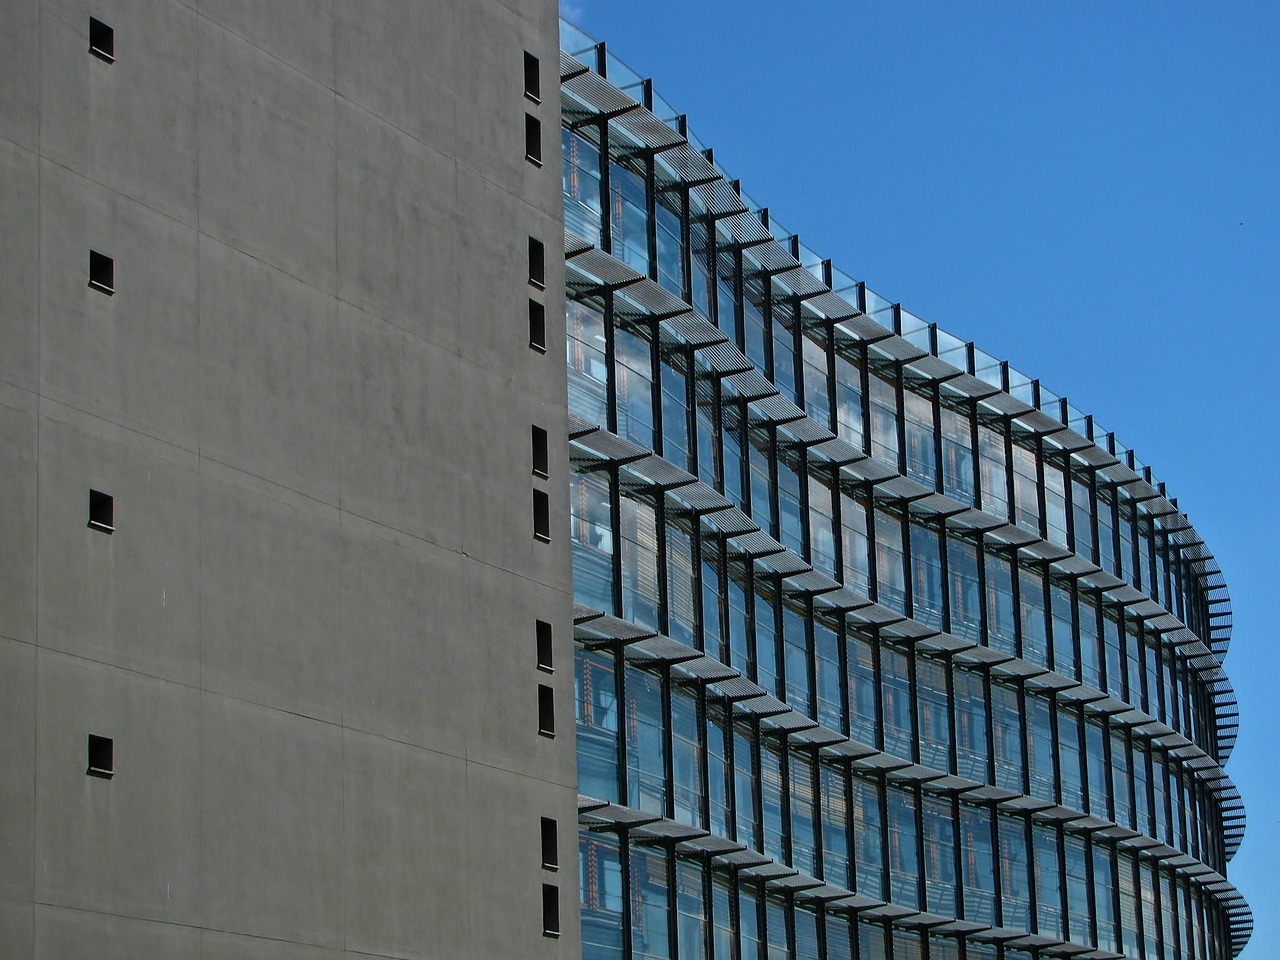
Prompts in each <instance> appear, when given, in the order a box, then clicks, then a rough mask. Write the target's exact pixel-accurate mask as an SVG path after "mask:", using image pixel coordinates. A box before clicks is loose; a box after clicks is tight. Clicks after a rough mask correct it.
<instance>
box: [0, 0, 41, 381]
mask: <svg viewBox="0 0 1280 960" xmlns="http://www.w3.org/2000/svg"><path fill="white" fill-rule="evenodd" d="M7 9H8V7H7V6H6V7H5V8H4V9H0V19H2V18H3V17H5V16H6V15H7V14H6V12H5V11H6V10H7ZM2 29H3V25H0V30H2ZM0 36H4V34H3V33H0ZM5 69H7V64H6V65H5V66H0V71H3V70H5ZM4 89H5V80H4V79H3V78H0V91H4ZM4 95H5V94H4V93H0V98H2V97H3V96H4ZM0 116H4V105H3V103H0ZM39 171H40V166H39V163H38V161H37V159H36V155H35V153H33V152H32V151H30V150H27V149H24V148H23V147H19V146H17V145H16V144H13V143H11V142H9V141H8V140H2V139H0V184H4V189H2V190H0V223H3V224H5V229H4V230H0V338H3V339H2V340H0V342H3V343H4V350H0V380H5V381H8V382H9V383H12V384H15V385H17V386H20V387H23V388H25V389H27V390H34V389H35V386H36V344H37V341H38V338H39V322H40V319H39V317H40V315H39V308H38V304H39V301H40V298H39V289H40V286H39V279H38V278H39V276H40V273H39V262H40V261H39V257H38V254H39V251H40V240H39V235H40V234H39V231H40V203H39V201H40V173H39Z"/></svg>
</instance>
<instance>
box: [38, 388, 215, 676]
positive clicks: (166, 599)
mask: <svg viewBox="0 0 1280 960" xmlns="http://www.w3.org/2000/svg"><path fill="white" fill-rule="evenodd" d="M42 410H43V414H42V417H41V428H40V487H41V490H40V514H39V516H40V526H39V536H40V561H39V563H40V586H39V611H40V643H41V645H42V646H44V647H47V648H51V649H56V650H62V651H64V652H68V653H74V654H78V655H80V656H84V657H88V658H90V659H94V660H100V661H103V662H107V663H112V664H115V665H117V666H121V667H126V668H128V669H130V670H137V671H140V672H142V673H146V674H150V675H152V676H159V677H165V678H167V679H171V680H175V681H178V682H181V683H187V684H193V685H194V684H195V683H197V682H198V680H199V676H200V674H199V669H200V665H199V647H198V641H199V633H198V629H197V624H198V622H199V619H198V618H199V615H200V613H199V610H200V608H199V604H200V595H199V582H200V570H199V552H198V549H197V542H198V536H199V524H198V522H197V521H196V519H195V517H196V512H197V507H198V500H199V484H198V477H197V473H196V458H195V457H194V456H193V455H192V454H189V453H187V452H186V451H184V450H180V449H177V448H175V447H172V446H169V445H167V444H164V443H162V442H160V441H157V440H153V439H151V438H150V437H147V436H145V435H144V434H139V433H134V432H132V431H130V430H127V429H125V428H123V427H117V426H115V425H114V424H110V423H106V422H105V421H102V420H99V419H97V418H95V417H90V416H87V415H85V414H83V413H80V412H79V411H76V410H73V409H70V408H66V407H61V406H59V405H57V404H53V403H50V402H46V403H45V404H43V406H42ZM90 489H94V490H98V491H101V492H103V493H106V494H109V495H110V496H112V497H113V498H114V501H115V503H114V506H115V525H116V532H115V533H114V534H106V533H103V532H101V531H98V530H94V529H91V528H90V527H89V526H88V525H87V521H88V511H89V491H90Z"/></svg>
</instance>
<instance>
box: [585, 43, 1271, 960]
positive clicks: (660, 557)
mask: <svg viewBox="0 0 1280 960" xmlns="http://www.w3.org/2000/svg"><path fill="white" fill-rule="evenodd" d="M561 46H562V55H561V71H562V77H563V79H562V108H563V129H562V146H563V176H564V203H565V257H566V265H565V282H566V287H567V292H568V305H567V311H566V322H567V344H566V346H567V360H568V378H569V379H568V388H569V412H570V429H569V434H570V449H569V460H570V464H571V467H572V472H571V477H570V515H571V523H572V535H571V550H572V555H573V573H574V599H575V605H576V607H575V641H576V643H575V649H576V662H575V692H576V720H577V723H576V735H577V752H578V764H579V792H580V798H579V828H580V832H579V870H580V875H579V881H580V892H581V895H580V902H581V910H582V938H583V952H584V956H585V957H587V958H589V960H599V958H614V957H630V958H636V960H640V958H679V960H695V958H696V960H711V958H714V960H748V958H750V960H755V958H763V957H768V958H788V957H794V958H799V960H808V958H827V960H834V958H849V957H853V958H860V960H872V958H875V960H878V958H882V957H890V958H892V960H926V958H927V960H959V958H967V960H1031V958H1036V957H1070V956H1088V957H1107V956H1113V955H1122V956H1125V957H1132V958H1136V960H1183V958H1227V957H1232V956H1234V955H1235V954H1237V953H1238V952H1239V951H1240V950H1241V949H1242V948H1243V946H1244V944H1245V942H1246V941H1247V939H1248V936H1249V932H1250V929H1251V925H1252V920H1251V917H1250V913H1249V909H1248V906H1247V904H1246V903H1245V902H1244V900H1243V898H1242V897H1241V895H1240V894H1239V893H1238V892H1237V891H1236V890H1235V888H1234V887H1233V886H1232V885H1231V884H1230V883H1229V882H1228V881H1227V879H1226V877H1225V873H1226V869H1227V863H1228V861H1229V860H1230V859H1231V857H1232V855H1233V854H1234V853H1235V851H1236V849H1237V847H1238V846H1239V844H1240V841H1241V837H1242V834H1243V830H1244V812H1243V808H1242V804H1241V802H1240V798H1239V795H1238V793H1237V792H1236V789H1235V787H1234V786H1233V785H1232V783H1231V781H1230V780H1229V779H1228V778H1227V776H1226V774H1225V773H1224V770H1223V764H1224V763H1225V762H1226V760H1227V757H1228V756H1229V754H1230V752H1231V748H1232V745H1233V743H1234V741H1235V735H1236V709H1235V706H1234V698H1233V695H1232V692H1231V687H1230V684H1229V682H1228V680H1227V677H1226V675H1225V674H1224V672H1223V670H1222V667H1221V662H1222V659H1223V657H1224V655H1225V653H1226V649H1227V642H1228V635H1229V631H1230V621H1231V617H1230V609H1229V601H1228V597H1227V592H1226V588H1225V586H1224V583H1223V580H1222V577H1221V575H1220V573H1219V570H1218V567H1217V565H1216V563H1215V561H1214V559H1213V557H1212V555H1211V554H1210V553H1209V552H1208V550H1207V549H1206V548H1205V546H1204V544H1203V543H1202V542H1201V540H1200V538H1199V537H1198V536H1197V535H1196V532H1195V530H1194V529H1193V528H1192V527H1191V525H1190V524H1189V523H1188V521H1187V519H1186V517H1185V516H1183V514H1182V513H1181V512H1180V510H1179V509H1178V507H1177V504H1176V502H1175V501H1174V500H1172V499H1171V498H1170V497H1169V496H1168V495H1167V494H1166V490H1165V486H1164V484H1163V483H1160V482H1158V481H1157V480H1155V479H1154V478H1153V476H1152V473H1151V470H1150V469H1149V468H1148V467H1146V466H1145V465H1143V464H1142V463H1141V461H1139V460H1138V459H1137V458H1136V457H1135V456H1134V454H1133V452H1132V451H1131V450H1128V449H1126V448H1124V447H1123V446H1121V445H1120V444H1119V443H1118V442H1117V441H1116V439H1115V437H1114V436H1113V435H1112V434H1110V433H1108V432H1106V431H1105V430H1103V429H1102V428H1101V427H1100V426H1099V425H1098V424H1097V423H1096V422H1095V421H1094V420H1093V418H1092V417H1090V416H1087V415H1085V414H1082V413H1081V412H1079V411H1078V410H1076V409H1075V408H1074V407H1073V406H1071V405H1070V404H1069V403H1067V402H1066V400H1065V399H1062V398H1060V397H1058V396H1055V395H1054V394H1052V393H1050V392H1049V391H1048V390H1047V389H1046V388H1045V387H1043V386H1042V385H1041V384H1040V383H1039V382H1038V381H1036V380H1033V379H1030V378H1028V377H1026V376H1024V375H1022V374H1021V373H1019V372H1018V371H1016V370H1014V369H1012V368H1011V367H1009V366H1008V364H1006V363H1002V362H1000V361H997V360H996V359H994V358H993V357H991V356H989V355H987V354H986V353H984V352H982V351H981V350H979V349H976V348H975V347H974V346H973V344H971V343H966V342H964V341H962V340H960V339H958V338H956V337H954V336H952V335H950V334H948V333H947V332H945V331H943V330H941V329H939V328H938V327H937V326H936V325H934V324H930V323H927V322H925V321H923V320H921V319H919V318H917V317H915V316H912V315H911V314H910V313H908V312H906V311H904V310H903V309H902V308H901V307H900V306H899V305H898V304H896V303H893V302H890V301H889V300H886V299H885V298H883V297H881V296H879V295H878V294H876V293H875V292H873V291H872V290H870V289H868V288H867V287H866V285H865V284H863V283H861V282H856V281H854V280H853V279H851V278H850V277H848V276H846V275H845V274H844V273H842V272H841V271H840V270H839V269H837V268H835V267H833V265H832V264H831V263H830V262H829V261H826V260H823V259H822V258H821V257H819V256H818V255H816V254H815V253H814V252H813V251H811V250H809V249H808V248H807V247H806V246H805V245H804V244H803V243H801V242H800V240H799V239H798V237H797V236H796V235H795V234H794V233H793V232H792V231H791V230H789V229H785V228H784V227H782V226H781V225H780V224H778V223H777V222H776V221H775V220H773V219H772V218H771V216H770V215H769V211H768V210H766V209H764V208H763V207H761V206H759V205H758V204H756V203H755V202H753V201H752V200H751V199H750V197H748V196H747V194H746V193H745V192H743V191H742V190H741V188H740V186H739V185H738V183H737V182H736V181H734V180H733V179H732V177H730V176H729V175H728V174H726V173H725V171H724V170H723V168H722V167H721V166H720V165H719V164H718V163H717V162H716V161H715V160H714V159H713V155H712V153H711V151H709V150H706V149H705V148H704V147H703V145H702V144H701V143H699V142H698V140H697V138H696V137H695V136H694V135H693V133H692V132H691V131H690V130H689V129H688V127H687V125H686V122H685V119H684V117H682V116H680V115H678V114H677V113H676V111H675V110H673V109H672V108H671V107H670V106H669V105H668V104H667V103H666V102H665V101H664V100H663V99H662V98H661V97H660V96H659V95H658V94H657V93H656V92H655V91H654V89H653V87H652V85H651V83H650V82H649V81H648V80H644V79H642V78H641V77H640V76H639V75H637V74H636V73H634V72H633V71H632V70H630V69H629V68H628V67H627V66H626V65H625V64H623V63H622V62H620V61H619V60H618V59H617V58H616V57H614V56H613V55H612V54H610V53H608V52H606V50H605V47H604V45H603V44H600V43H597V42H595V41H594V40H593V39H591V38H589V37H587V36H585V35H583V34H582V33H581V32H580V31H578V30H577V29H576V28H574V27H572V26H569V25H567V24H564V23H562V25H561Z"/></svg>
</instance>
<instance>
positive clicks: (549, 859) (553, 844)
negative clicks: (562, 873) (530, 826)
mask: <svg viewBox="0 0 1280 960" xmlns="http://www.w3.org/2000/svg"><path fill="white" fill-rule="evenodd" d="M559 834H560V831H559V829H558V827H557V824H556V822H555V820H553V819H551V818H550V817H543V818H542V866H543V867H545V868H546V869H547V870H559V869H560V839H559Z"/></svg>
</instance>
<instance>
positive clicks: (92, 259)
mask: <svg viewBox="0 0 1280 960" xmlns="http://www.w3.org/2000/svg"><path fill="white" fill-rule="evenodd" d="M89 286H91V287H93V289H95V290H99V291H101V292H102V293H105V294H106V295H107V296H111V295H112V294H114V293H115V292H116V262H115V261H114V260H112V259H111V258H110V257H108V256H107V255H106V254H105V253H99V252H98V251H97V250H90V251H89Z"/></svg>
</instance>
